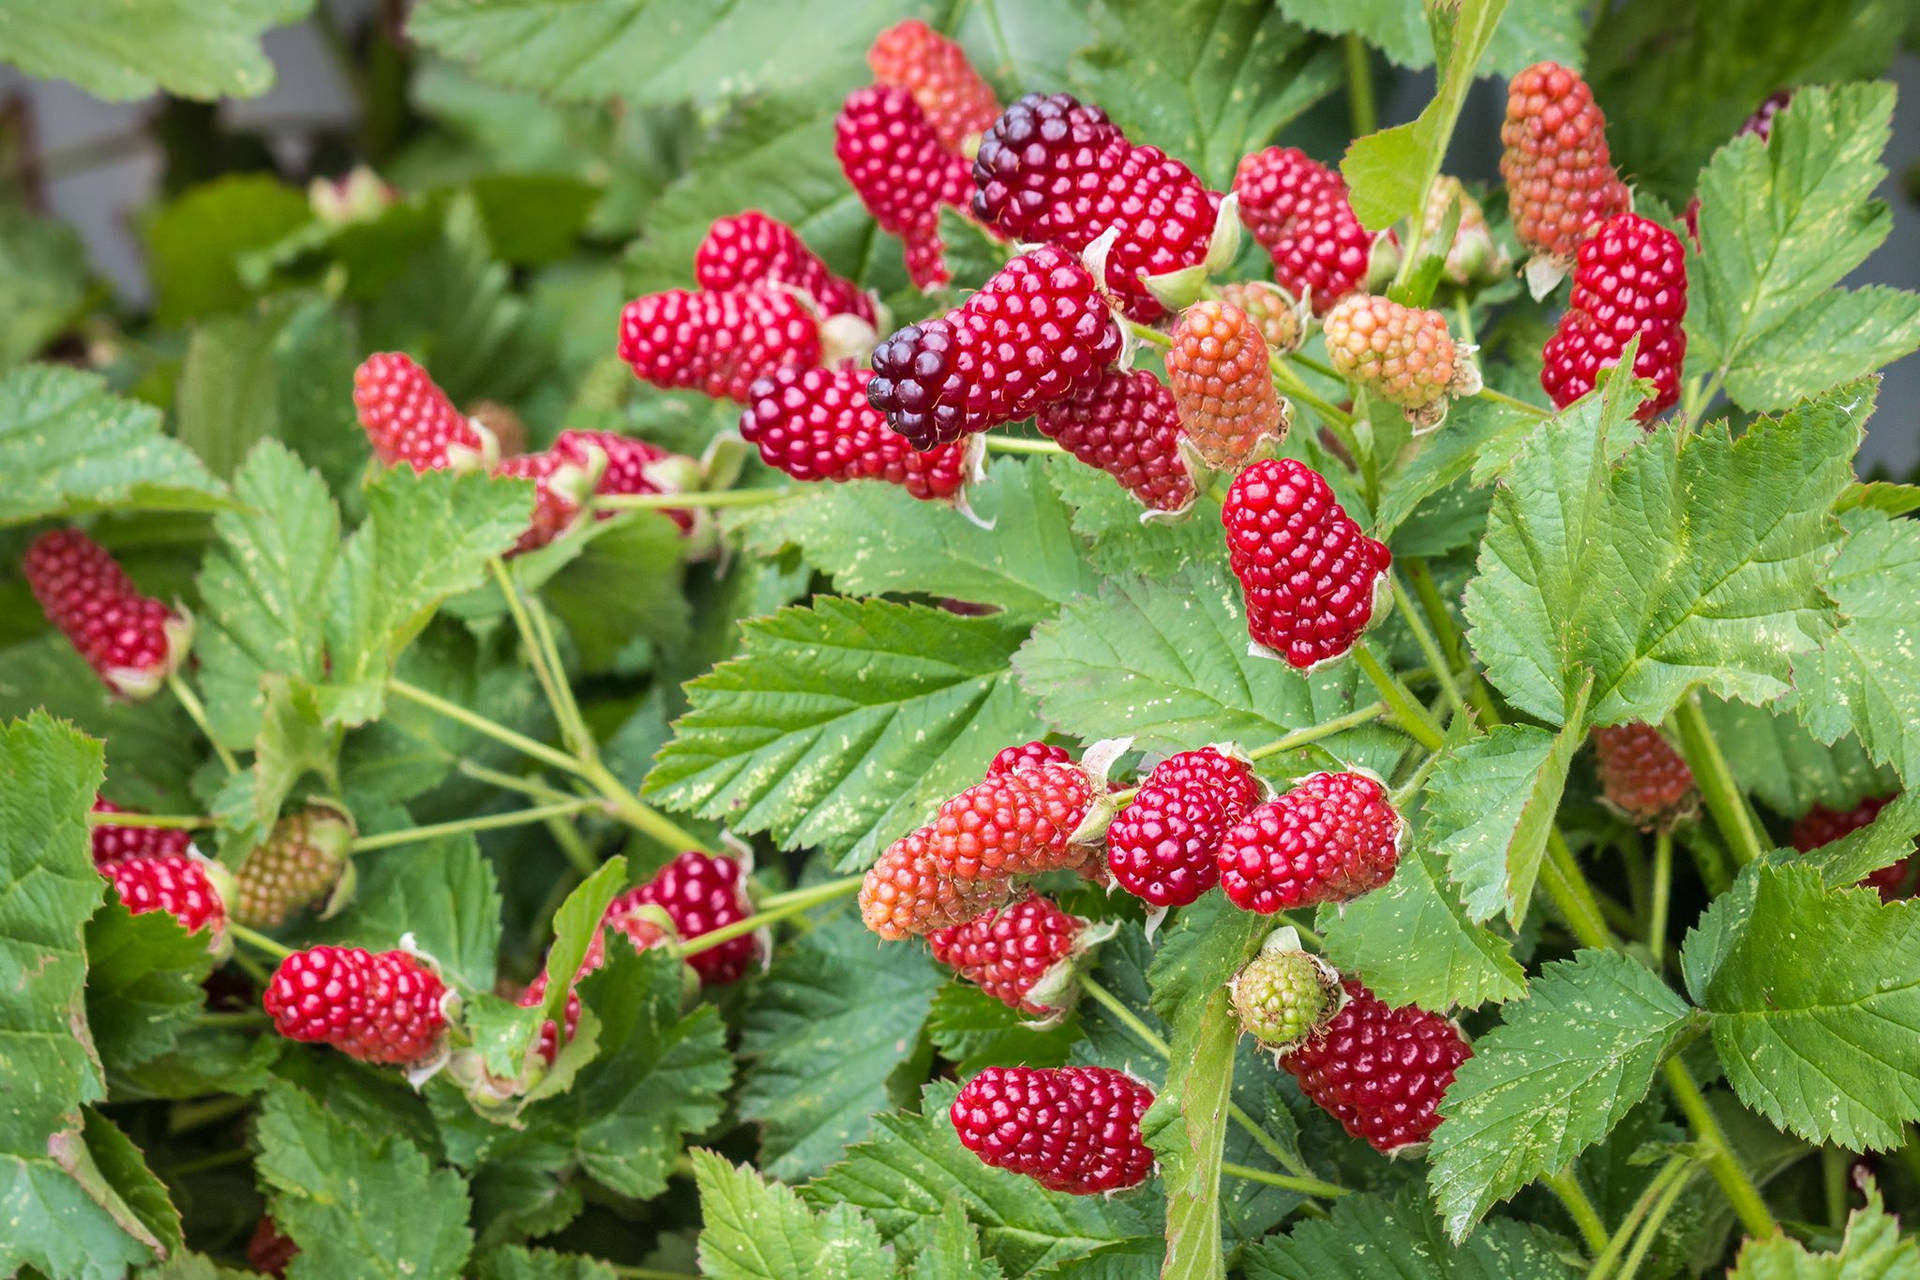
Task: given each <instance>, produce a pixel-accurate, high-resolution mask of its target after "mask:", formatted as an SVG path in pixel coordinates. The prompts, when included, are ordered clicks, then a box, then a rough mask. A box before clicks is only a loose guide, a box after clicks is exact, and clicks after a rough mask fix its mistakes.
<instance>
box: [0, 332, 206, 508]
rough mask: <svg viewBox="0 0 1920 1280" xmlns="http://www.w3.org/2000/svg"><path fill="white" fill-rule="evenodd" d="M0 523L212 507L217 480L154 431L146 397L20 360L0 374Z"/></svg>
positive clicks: (156, 420) (156, 418) (156, 422)
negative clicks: (1, 479)
mask: <svg viewBox="0 0 1920 1280" xmlns="http://www.w3.org/2000/svg"><path fill="white" fill-rule="evenodd" d="M0 472H3V473H4V474H5V475H6V476H7V477H8V482H7V486H6V490H5V492H4V494H0V524H24V523H26V522H27V521H29V520H38V519H40V518H42V517H44V516H71V515H82V514H85V513H87V512H90V511H103V510H107V509H109V508H116V509H122V510H124V509H129V508H144V509H147V510H154V511H216V510H219V509H220V508H222V507H224V506H227V505H229V504H228V503H227V500H226V486H225V485H223V484H221V483H220V482H219V481H218V480H216V479H214V478H213V477H212V476H211V475H209V474H207V469H206V468H205V467H204V466H202V465H201V464H200V460H199V459H198V458H196V457H194V456H193V454H192V452H191V451H189V450H188V449H187V448H185V447H184V446H183V445H181V444H180V443H179V442H178V441H176V440H171V439H169V438H167V437H166V436H165V435H162V434H161V431H160V411H159V410H158V409H155V408H154V407H153V406H152V405H147V404H140V403H137V402H135V401H132V400H122V399H121V398H120V397H118V396H115V395H110V394H108V392H107V390H106V383H105V382H104V381H103V380H102V379H101V378H100V377H99V375H97V374H91V373H83V372H81V371H80V370H78V369H69V368H65V367H63V366H59V365H40V364H35V365H25V366H23V367H21V368H18V369H14V370H12V371H10V372H8V373H7V374H6V375H5V376H3V377H0Z"/></svg>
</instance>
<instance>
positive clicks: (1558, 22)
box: [1279, 0, 1586, 75]
mask: <svg viewBox="0 0 1920 1280" xmlns="http://www.w3.org/2000/svg"><path fill="white" fill-rule="evenodd" d="M1279 7H1280V9H1281V11H1282V12H1284V13H1285V14H1286V15H1287V16H1288V17H1289V18H1291V19H1293V20H1294V21H1295V22H1297V23H1299V24H1300V25H1301V26H1303V27H1308V28H1311V29H1312V30H1314V31H1324V32H1326V33H1327V34H1329V35H1342V34H1345V33H1347V32H1352V33H1354V34H1356V35H1358V36H1360V37H1361V38H1362V39H1364V40H1365V41H1366V42H1367V43H1368V44H1370V45H1373V46H1374V47H1375V48H1377V49H1379V50H1380V52H1381V53H1383V54H1385V55H1386V56H1387V57H1388V58H1389V59H1390V60H1392V61H1393V62H1396V63H1398V64H1399V65H1401V66H1403V67H1430V66H1432V65H1433V38H1432V36H1431V35H1430V34H1429V32H1428V30H1427V17H1426V14H1425V13H1424V12H1423V9H1424V8H1425V7H1426V6H1423V5H1412V4H1407V3H1405V2H1404V0H1280V6H1279ZM1585 34H1586V32H1585V29H1584V27H1583V24H1582V22H1581V5H1580V4H1579V0H1530V2H1529V3H1526V4H1520V5H1515V6H1513V7H1512V8H1511V9H1510V10H1509V11H1508V12H1507V14H1506V17H1505V18H1504V20H1502V22H1501V23H1500V26H1499V28H1498V29H1497V30H1495V31H1494V33H1493V37H1492V39H1491V40H1490V41H1489V42H1488V44H1487V66H1486V68H1485V73H1486V74H1492V73H1493V72H1496V71H1497V72H1500V73H1501V74H1503V75H1512V74H1514V73H1515V72H1517V71H1519V70H1520V69H1522V68H1523V67H1526V66H1529V65H1531V64H1533V63H1535V62H1540V61H1543V60H1552V61H1554V62H1558V63H1561V64H1562V65H1564V66H1569V67H1576V68H1577V67H1579V65H1580V62H1581V54H1582V45H1583V44H1584V43H1585V39H1584V37H1585Z"/></svg>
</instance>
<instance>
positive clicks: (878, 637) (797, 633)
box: [646, 598, 1043, 866]
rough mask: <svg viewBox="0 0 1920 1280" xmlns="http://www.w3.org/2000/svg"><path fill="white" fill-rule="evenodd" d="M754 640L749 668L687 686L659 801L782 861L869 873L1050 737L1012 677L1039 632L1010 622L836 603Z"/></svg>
mask: <svg viewBox="0 0 1920 1280" xmlns="http://www.w3.org/2000/svg"><path fill="white" fill-rule="evenodd" d="M741 632H742V644H741V651H740V654H739V656H738V657H736V658H734V659H733V660H731V661H729V662H725V663H722V664H721V665H720V666H718V667H715V668H714V669H713V670H712V671H711V672H709V673H708V674H706V675H704V676H702V677H700V678H699V679H698V680H695V681H693V682H692V683H691V684H689V685H688V686H687V697H688V699H689V701H690V702H691V703H692V709H691V710H689V711H688V712H687V714H686V715H684V716H682V717H681V718H680V719H679V721H678V722H677V723H676V724H675V725H674V737H673V741H671V742H669V743H668V744H667V745H666V747H665V748H664V749H663V750H662V751H661V752H660V755H659V758H658V761H657V762H656V763H655V765H654V768H653V771H652V772H651V773H650V774H648V775H647V783H646V795H647V796H648V797H650V798H652V799H655V800H657V801H659V802H660V803H662V804H664V805H666V806H667V807H668V808H671V809H675V810H679V811H684V812H689V813H694V814H697V815H699V816H700V817H703V818H714V819H718V820H723V821H725V822H726V823H727V824H728V825H729V826H731V827H732V828H733V830H735V831H738V832H741V833H743V834H744V833H750V832H755V831H766V832H768V833H770V834H771V835H772V836H773V838H774V839H775V840H776V841H777V842H778V843H779V845H780V847H781V848H783V849H793V848H802V847H805V846H808V845H818V846H821V847H824V848H826V849H827V850H829V851H830V852H832V853H833V854H834V855H835V856H836V858H837V860H838V862H839V864H840V865H843V866H857V865H864V864H865V863H867V862H870V861H872V860H873V858H874V857H876V856H877V855H878V854H879V853H880V851H881V849H883V848H884V847H885V846H886V845H887V843H888V842H890V841H892V840H893V839H895V838H896V837H898V836H900V835H902V834H904V833H905V832H906V831H908V830H909V829H911V828H912V827H914V826H916V825H918V824H919V823H920V822H921V821H922V820H923V819H924V818H925V817H926V816H927V815H928V814H929V813H931V812H932V811H933V809H934V807H935V806H936V805H937V804H938V802H939V801H940V799H941V798H942V797H944V796H949V795H952V794H953V793H955V792H957V791H959V790H960V789H961V788H962V787H965V786H968V785H970V784H971V783H974V782H977V781H979V779H980V775H981V772H982V771H983V770H984V769H985V768H986V765H987V761H989V760H990V759H992V757H993V754H994V752H996V751H998V750H999V749H1000V748H1001V747H1003V746H1005V745H1006V744H1007V743H1009V742H1022V741H1025V740H1027V739H1029V738H1035V737H1038V736H1040V734H1041V733H1042V732H1043V729H1042V727H1041V725H1040V724H1039V722H1038V721H1037V720H1036V719H1035V718H1034V713H1033V710H1032V707H1031V705H1030V704H1029V703H1028V702H1027V700H1026V699H1025V697H1024V696H1023V695H1021V694H1020V693H1019V691H1018V690H1017V689H1015V687H1014V684H1013V680H1012V673H1011V672H1010V671H1009V670H1008V669H1007V660H1008V659H1009V658H1010V657H1011V656H1012V654H1013V651H1014V649H1015V648H1016V647H1017V646H1018V645H1019V643H1020V641H1021V640H1022V639H1024V638H1025V636H1026V628H1025V627H1023V626H1018V625H1016V624H1013V623H1010V622H1009V621H1008V620H1007V619H1005V618H1003V617H998V616H995V617H984V618H963V617H958V616H956V615H954V614H951V613H947V612H945V611H943V610H939V609H929V608H926V607H924V606H921V605H901V604H895V603H892V602H891V601H886V600H862V601H852V600H842V599H835V598H824V599H821V600H819V601H817V602H816V603H815V605H814V606H813V607H811V608H790V609H782V610H781V611H780V612H779V613H776V614H774V615H773V616H771V617H768V618H759V619H754V620H751V621H748V622H746V623H744V624H742V627H741ZM803 763H804V767H802V765H803Z"/></svg>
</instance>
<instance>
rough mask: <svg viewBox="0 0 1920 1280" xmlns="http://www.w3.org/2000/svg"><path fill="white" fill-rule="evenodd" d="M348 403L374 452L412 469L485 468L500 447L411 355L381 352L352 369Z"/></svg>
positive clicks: (391, 463) (381, 459)
mask: <svg viewBox="0 0 1920 1280" xmlns="http://www.w3.org/2000/svg"><path fill="white" fill-rule="evenodd" d="M353 407H354V409H355V411H356V412H357V413H358V414H359V415H360V425H361V426H362V427H364V428H366V432H367V442H368V443H369V444H371V445H372V446H373V456H374V457H376V458H378V459H380V461H382V462H384V463H386V464H387V465H388V466H397V465H399V464H400V463H403V462H404V463H405V464H407V465H408V466H410V467H412V468H413V469H414V470H415V471H438V470H440V469H442V468H445V467H453V468H455V469H469V468H478V467H485V466H487V465H489V464H490V463H491V462H492V461H493V459H494V458H496V457H497V456H498V452H499V447H498V445H496V444H495V443H494V442H493V441H492V440H491V439H490V438H489V437H488V435H487V434H486V433H484V432H482V431H481V430H480V428H479V427H478V425H477V424H476V423H475V422H474V420H473V419H472V418H470V417H468V416H467V415H466V414H464V413H461V412H460V411H459V410H458V409H456V408H454V406H453V401H451V400H449V399H447V394H446V392H444V391H442V390H440V388H439V387H438V386H436V385H435V384H434V381H433V379H432V378H431V377H429V376H427V371H426V370H425V369H422V368H421V367H420V366H419V365H417V364H415V363H414V362H413V358H412V357H411V356H407V355H403V354H401V353H400V352H397V351H380V352H376V353H374V354H373V355H370V356H368V357H367V358H366V359H365V360H363V361H361V363H360V367H359V368H358V369H356V370H354V373H353Z"/></svg>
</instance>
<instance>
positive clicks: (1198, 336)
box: [1167, 299, 1287, 467]
mask: <svg viewBox="0 0 1920 1280" xmlns="http://www.w3.org/2000/svg"><path fill="white" fill-rule="evenodd" d="M1167 383H1168V385H1169V387H1171V388H1172V391H1173V399H1174V403H1175V404H1177V405H1178V406H1179V410H1180V429H1181V430H1182V431H1183V432H1185V433H1186V436H1187V439H1189V440H1191V441H1193V447H1194V448H1195V449H1197V450H1199V451H1200V456H1201V457H1202V458H1205V459H1206V460H1207V464H1208V465H1209V466H1213V467H1234V466H1238V465H1239V464H1240V463H1242V462H1244V461H1246V459H1247V458H1248V457H1249V456H1250V455H1251V454H1252V453H1253V451H1254V449H1255V448H1256V447H1258V445H1259V444H1260V442H1261V441H1262V440H1264V439H1268V438H1271V439H1275V440H1278V439H1283V438H1284V437H1285V436H1286V434H1287V413H1286V406H1285V405H1283V404H1282V403H1281V401H1280V395H1279V393H1278V392H1277V391H1275V390H1274V387H1273V375H1272V373H1271V372H1269V370H1268V368H1267V342H1266V339H1265V338H1263V337H1261V336H1260V329H1259V327H1258V326H1257V325H1255V324H1254V323H1253V322H1252V321H1251V320H1249V319H1248V318H1247V313H1246V312H1244V311H1242V310H1240V308H1238V307H1236V306H1234V305H1233V304H1232V303H1230V302H1218V301H1214V300H1211V299H1209V300H1208V301H1205V302H1196V303H1194V304H1193V305H1192V306H1190V307H1188V308H1187V309H1186V310H1185V311H1183V312H1181V313H1180V323H1179V324H1178V325H1176V326H1174V330H1173V344H1172V345H1171V346H1170V347H1168V348H1167Z"/></svg>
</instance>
